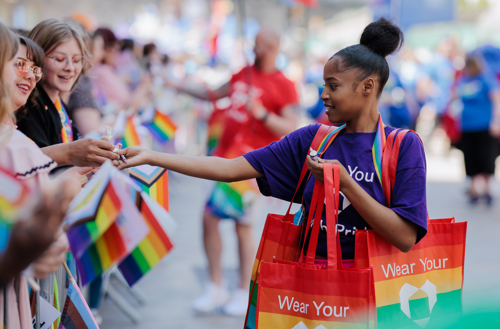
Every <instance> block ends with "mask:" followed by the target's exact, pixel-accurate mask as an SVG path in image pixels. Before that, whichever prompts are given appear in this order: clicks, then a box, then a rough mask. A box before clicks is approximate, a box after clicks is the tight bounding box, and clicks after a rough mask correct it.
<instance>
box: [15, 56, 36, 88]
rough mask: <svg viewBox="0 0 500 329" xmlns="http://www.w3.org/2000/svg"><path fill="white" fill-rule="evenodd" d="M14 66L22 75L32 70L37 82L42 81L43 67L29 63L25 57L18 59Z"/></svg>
mask: <svg viewBox="0 0 500 329" xmlns="http://www.w3.org/2000/svg"><path fill="white" fill-rule="evenodd" d="M14 66H15V67H16V68H17V72H18V73H19V76H21V77H24V76H26V75H27V74H28V73H29V72H30V71H32V72H33V75H34V76H35V81H36V82H38V81H40V79H41V78H42V69H41V68H40V67H38V66H34V65H33V66H31V65H29V64H28V62H26V61H25V60H24V59H18V60H17V61H16V63H15V64H14Z"/></svg>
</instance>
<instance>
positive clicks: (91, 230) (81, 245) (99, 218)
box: [67, 182, 122, 258]
mask: <svg viewBox="0 0 500 329" xmlns="http://www.w3.org/2000/svg"><path fill="white" fill-rule="evenodd" d="M121 209H122V203H121V200H120V198H119V197H118V195H117V193H116V191H115V186H114V184H113V183H112V182H109V183H108V186H107V187H106V189H105V190H104V193H103V195H102V197H101V201H100V203H99V206H98V208H97V211H96V215H95V219H94V220H90V221H88V222H85V223H83V224H80V225H74V226H72V227H70V229H69V230H68V232H67V236H68V240H69V243H70V246H71V251H72V253H73V255H74V256H75V258H78V257H81V256H82V255H83V253H84V252H85V251H86V250H87V249H88V248H89V247H90V246H91V245H92V244H93V243H94V242H96V241H97V240H98V239H99V238H100V237H101V236H102V235H103V234H104V232H106V231H107V230H108V229H109V227H110V226H112V224H113V223H114V222H115V221H116V219H117V218H118V215H119V214H120V211H121Z"/></svg>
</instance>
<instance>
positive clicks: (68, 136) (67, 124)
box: [54, 97, 73, 143]
mask: <svg viewBox="0 0 500 329" xmlns="http://www.w3.org/2000/svg"><path fill="white" fill-rule="evenodd" d="M54 106H55V107H56V109H57V113H59V116H60V117H61V123H62V129H61V139H62V142H63V143H69V142H72V141H73V127H71V121H70V119H69V117H68V113H67V112H66V109H65V108H64V106H63V105H62V102H61V100H60V99H59V97H57V98H56V101H55V102H54Z"/></svg>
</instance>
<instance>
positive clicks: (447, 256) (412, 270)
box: [355, 219, 467, 329]
mask: <svg viewBox="0 0 500 329" xmlns="http://www.w3.org/2000/svg"><path fill="white" fill-rule="evenodd" d="M453 221H454V220H451V219H450V220H449V222H446V220H437V221H431V222H430V224H429V225H428V232H427V235H426V236H425V237H424V238H423V239H422V240H421V241H420V242H419V243H418V244H416V245H415V246H414V247H413V248H412V250H411V251H409V252H408V253H403V252H401V251H399V250H398V249H397V248H395V247H394V246H392V245H390V244H389V243H387V242H386V241H384V240H383V239H382V238H380V237H379V236H377V235H376V234H374V233H373V232H371V231H368V232H367V231H358V232H357V233H356V251H355V254H356V261H357V262H358V263H357V264H356V265H357V267H362V265H363V263H364V264H365V265H370V266H372V267H373V276H374V280H375V300H376V305H377V322H378V328H382V329H383V328H410V329H411V328H415V329H417V328H424V327H426V326H427V325H429V326H431V327H432V326H433V325H432V324H433V323H439V321H443V319H449V321H450V323H451V322H452V321H454V320H455V319H456V318H458V317H460V315H461V312H462V285H463V279H464V276H463V273H464V258H465V237H466V231H467V223H466V222H463V223H454V222H453ZM358 233H359V236H358ZM363 240H365V242H363ZM363 243H366V245H365V247H366V250H367V253H366V252H363Z"/></svg>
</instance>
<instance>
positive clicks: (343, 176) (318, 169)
mask: <svg viewBox="0 0 500 329" xmlns="http://www.w3.org/2000/svg"><path fill="white" fill-rule="evenodd" d="M306 162H307V168H309V170H310V171H311V172H312V174H313V175H314V178H316V180H317V181H319V182H321V183H324V181H323V177H324V176H323V163H336V164H338V165H339V166H340V190H342V189H343V188H345V187H346V186H347V185H348V184H350V183H351V182H352V178H351V176H349V173H348V172H347V170H346V169H345V168H344V166H343V165H342V164H341V163H340V162H339V161H338V160H324V159H319V160H318V162H314V161H313V160H312V159H311V157H310V156H309V155H308V156H307V161H306Z"/></svg>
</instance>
